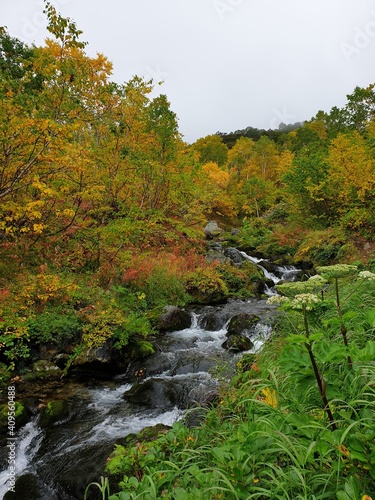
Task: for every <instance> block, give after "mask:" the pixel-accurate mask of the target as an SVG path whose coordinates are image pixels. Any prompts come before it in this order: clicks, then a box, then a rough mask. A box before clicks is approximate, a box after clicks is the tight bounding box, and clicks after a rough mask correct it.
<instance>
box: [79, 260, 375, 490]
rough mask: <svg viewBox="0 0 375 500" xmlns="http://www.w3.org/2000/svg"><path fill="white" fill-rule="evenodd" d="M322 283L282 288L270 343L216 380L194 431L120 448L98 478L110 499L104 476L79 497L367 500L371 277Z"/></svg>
mask: <svg viewBox="0 0 375 500" xmlns="http://www.w3.org/2000/svg"><path fill="white" fill-rule="evenodd" d="M320 272H321V273H322V276H323V278H322V279H317V278H314V279H312V280H311V279H310V280H309V281H308V282H303V283H302V282H301V283H297V284H292V286H288V285H285V286H281V287H280V293H281V294H282V295H278V296H277V298H276V299H275V298H273V299H272V301H273V302H275V301H278V302H279V303H280V314H279V315H278V320H277V324H276V325H275V329H274V333H273V336H272V339H271V340H270V341H268V342H267V344H266V345H265V346H264V348H263V350H262V352H261V353H260V354H258V355H256V356H255V355H249V354H246V355H244V356H243V358H242V359H241V361H240V362H239V363H238V365H237V375H236V376H235V377H234V379H233V380H231V381H226V380H223V381H222V385H221V390H220V400H219V401H218V403H217V404H216V405H215V406H214V407H212V408H210V409H208V410H205V418H204V421H203V423H202V424H201V425H200V426H199V427H192V428H189V427H188V426H187V425H184V423H183V422H177V423H176V424H174V425H173V427H172V429H171V430H169V431H168V432H166V433H164V434H160V435H159V437H158V438H157V439H156V440H151V441H147V440H143V441H142V439H140V440H139V442H138V443H137V444H136V445H135V446H133V447H127V448H126V447H123V446H120V445H117V446H116V449H115V451H114V453H113V454H112V456H111V457H110V458H109V462H108V465H107V472H106V473H107V475H108V474H115V477H117V478H120V479H121V481H120V483H119V487H118V492H117V493H114V492H112V495H110V492H109V489H110V488H109V481H108V479H107V478H104V477H103V478H102V479H101V483H97V485H96V486H95V485H91V486H89V487H88V490H87V491H89V489H90V488H97V487H99V488H100V489H101V491H102V494H103V498H107V497H109V498H110V499H111V500H130V499H143V500H151V499H158V498H166V499H168V498H169V499H172V498H173V499H178V500H195V499H197V498H201V499H203V500H204V499H207V500H209V499H229V500H230V499H236V500H237V499H238V500H239V499H252V498H254V499H283V500H286V499H290V500H292V499H293V500H296V499H306V500H311V499H316V500H318V499H319V500H321V499H329V500H333V499H337V500H358V499H363V500H365V499H368V500H369V499H370V498H371V495H372V496H373V495H374V494H375V398H374V396H375V365H374V358H375V340H374V333H375V299H374V297H375V275H374V274H373V273H371V272H370V271H360V272H359V271H358V269H357V268H356V266H345V265H344V266H333V267H332V266H328V267H323V268H321V269H320ZM336 285H337V286H336ZM281 297H282V298H281ZM343 333H345V338H346V341H344V337H343ZM310 351H311V354H312V357H311V356H310ZM312 359H313V360H314V361H315V366H314V365H313V364H312ZM349 360H350V361H349ZM316 370H318V375H317V373H316ZM322 391H323V394H324V395H325V397H326V400H325V401H326V402H324V400H322ZM327 409H329V411H330V412H331V415H330V414H329V412H327ZM112 489H113V488H112Z"/></svg>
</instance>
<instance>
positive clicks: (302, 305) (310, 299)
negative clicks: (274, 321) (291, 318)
mask: <svg viewBox="0 0 375 500" xmlns="http://www.w3.org/2000/svg"><path fill="white" fill-rule="evenodd" d="M319 302H320V299H319V298H318V297H317V296H316V295H314V294H313V293H301V294H300V295H296V296H295V297H294V299H293V302H292V308H293V309H305V310H306V311H311V309H313V307H314V306H315V305H316V304H318V303H319Z"/></svg>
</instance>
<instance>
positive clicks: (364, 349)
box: [0, 2, 375, 500]
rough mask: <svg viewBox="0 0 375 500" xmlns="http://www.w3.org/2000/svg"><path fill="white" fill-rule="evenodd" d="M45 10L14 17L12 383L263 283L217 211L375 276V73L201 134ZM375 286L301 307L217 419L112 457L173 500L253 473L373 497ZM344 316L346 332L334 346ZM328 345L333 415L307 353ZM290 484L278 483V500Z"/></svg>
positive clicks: (278, 251) (8, 289) (1, 124)
mask: <svg viewBox="0 0 375 500" xmlns="http://www.w3.org/2000/svg"><path fill="white" fill-rule="evenodd" d="M45 14H46V16H47V18H48V22H49V28H48V29H49V32H50V35H51V39H49V40H46V42H45V44H44V45H43V46H40V47H36V46H27V45H25V44H24V43H23V42H21V41H20V40H17V39H15V38H13V37H11V36H10V35H9V34H8V32H7V30H6V29H5V28H1V30H0V97H1V104H0V144H1V148H0V349H1V352H0V379H1V381H2V382H3V385H5V384H6V383H7V381H9V379H10V378H11V377H13V376H14V375H16V374H17V376H18V375H21V377H22V376H24V375H25V374H27V373H28V372H29V371H30V368H31V366H32V362H34V361H35V360H37V359H39V358H43V357H44V356H46V353H48V356H49V360H52V361H53V362H55V358H54V357H53V356H55V355H59V356H60V355H61V354H62V355H63V357H62V358H61V356H60V358H59V359H60V360H61V359H63V360H64V366H63V367H62V368H63V369H64V373H65V375H67V374H68V372H69V367H70V366H71V365H72V363H73V362H74V360H75V359H78V358H79V356H80V355H82V352H84V351H85V349H86V351H87V349H95V348H98V347H100V346H103V345H109V344H110V345H111V346H112V347H113V348H114V349H116V350H118V351H119V352H120V353H121V354H122V355H124V356H125V357H126V356H130V357H131V356H135V357H137V356H138V357H142V356H147V355H149V354H152V352H153V346H152V342H151V340H152V336H153V335H154V333H155V332H156V330H157V321H156V320H157V318H158V315H159V314H160V312H161V311H162V309H163V307H164V306H166V305H171V304H173V305H177V306H186V305H188V304H190V303H193V302H197V301H198V302H199V301H203V300H207V297H210V296H212V297H216V298H217V297H218V296H219V298H220V300H227V299H228V298H235V297H239V298H247V297H249V296H251V295H255V294H257V293H258V294H259V287H258V286H257V282H258V281H259V276H258V275H257V271H256V269H254V267H252V266H251V264H250V263H247V266H248V267H247V268H246V266H243V267H241V268H239V267H237V266H234V265H232V263H231V262H230V259H224V260H220V259H207V258H206V255H207V252H208V248H207V245H208V243H209V242H210V240H209V239H208V238H211V236H212V235H208V237H207V235H206V236H205V234H204V231H203V230H204V228H205V227H206V224H207V223H208V222H209V221H211V220H215V221H217V222H218V225H219V227H220V231H219V232H218V234H217V235H216V236H214V239H215V241H216V240H218V241H219V242H220V243H221V245H224V246H225V245H226V246H235V247H237V248H240V249H243V250H247V251H250V252H254V254H256V255H261V256H264V257H267V258H272V259H273V260H276V261H278V262H279V263H294V264H296V263H297V264H301V263H302V264H308V265H309V266H310V269H312V268H314V267H315V268H316V267H318V266H329V265H332V264H337V263H342V264H355V265H357V266H358V267H359V270H362V271H365V270H366V269H367V270H369V271H372V272H374V258H375V257H374V256H375V242H374V230H373V228H374V226H375V219H374V217H375V215H374V214H375V159H374V148H375V120H374V105H375V91H374V84H371V85H369V86H368V87H367V88H356V89H355V90H354V91H353V93H352V94H351V95H348V96H347V104H346V105H345V106H344V107H343V108H340V109H339V108H333V109H332V110H331V111H329V112H323V111H319V112H318V113H317V114H316V116H314V117H313V118H311V119H310V120H307V121H305V122H304V123H303V124H297V125H298V126H296V128H294V127H290V128H289V129H288V127H286V128H285V127H283V128H282V129H280V130H278V131H277V133H272V131H267V133H261V131H258V132H259V133H258V132H257V129H253V128H252V127H249V128H248V129H245V130H244V131H243V133H241V131H238V133H236V134H237V135H236V137H231V139H230V140H224V139H225V137H224V136H225V134H213V135H208V136H207V137H204V138H200V139H199V140H197V141H196V142H195V143H194V144H187V143H186V142H184V140H183V138H182V137H181V135H180V133H179V130H178V122H177V116H176V115H175V113H174V112H173V111H172V109H171V106H170V103H169V101H168V98H167V96H165V95H163V94H159V93H158V85H156V84H155V82H152V81H147V80H145V79H143V78H140V77H137V76H135V77H134V78H133V79H131V80H130V81H129V82H125V83H115V82H113V81H112V80H111V71H112V65H111V63H110V61H108V59H107V58H106V57H105V56H104V55H102V54H97V55H96V56H95V57H91V56H88V55H87V53H86V42H84V41H82V33H81V31H80V30H79V29H78V28H77V26H76V25H75V23H74V22H73V21H72V20H70V19H66V18H62V17H61V16H60V15H59V14H58V13H57V12H56V11H55V9H54V8H53V6H52V5H51V4H50V3H49V2H45ZM292 129H293V130H292ZM313 273H314V270H312V271H311V274H313ZM366 283H367V286H365V285H364V284H361V283H360V281H358V282H356V284H355V288H353V289H351V288H350V285H349V284H348V283H345V282H343V283H340V286H341V287H342V290H343V291H342V293H343V296H344V297H345V296H350V297H349V298H350V300H349V299H348V301H347V302H346V303H345V304H346V305H342V308H343V309H342V313H341V314H342V315H341V316H340V315H339V316H337V315H336V316H335V315H334V311H335V310H337V307H336V309H335V307H333V306H331V305H330V298H331V288H330V287H331V286H332V285H329V290H328V292H327V294H326V292H324V294H323V295H324V297H323V299H322V301H321V303H319V305H318V306H317V309H316V310H315V309H314V311H312V312H310V311H309V312H308V315H309V318H305V319H307V320H308V322H309V325H310V322H312V323H311V326H310V328H312V331H313V333H312V335H315V336H313V337H312V339H311V340H310V341H309V340H306V339H305V338H304V337H303V335H305V333H306V330H303V331H302V332H301V331H300V321H301V315H300V316H296V315H295V313H293V314H292V313H291V312H290V311H289V312H288V314H287V318H289V319H288V320H287V319H284V320H280V324H279V326H278V327H277V331H276V334H275V338H274V340H273V342H272V345H270V346H267V348H266V349H265V351H264V353H262V354H261V355H260V356H259V359H258V360H257V361H256V363H250V364H246V362H245V361H243V364H242V365H241V366H239V373H238V376H237V377H236V379H235V380H234V381H233V383H232V384H231V385H230V386H228V387H227V390H225V384H224V385H223V392H222V402H221V404H220V405H219V406H218V407H217V408H215V409H214V410H213V411H212V412H211V413H208V414H207V416H206V419H205V423H204V424H203V426H202V428H201V429H188V428H186V427H184V426H183V425H182V424H176V426H175V427H174V428H173V430H171V431H170V432H168V433H167V434H166V435H165V436H163V437H161V438H160V439H159V440H158V441H157V442H155V444H153V445H149V444H144V445H143V444H142V445H141V446H140V447H138V448H135V449H133V451H132V457H133V459H132V460H133V461H131V460H130V458H129V460H128V459H127V458H126V457H125V458H124V457H123V456H122V455H121V451H119V452H118V456H117V458H116V459H115V458H113V459H112V460H111V462H110V466H111V467H112V470H113V471H117V470H118V471H119V472H120V471H121V472H122V474H125V476H126V477H127V478H128V479H126V480H124V481H125V482H126V481H128V483H126V484H127V486H126V488H128V489H129V491H130V492H131V491H133V492H136V491H138V492H141V491H143V490H142V488H149V491H153V488H157V490H158V492H159V493H158V494H160V498H162V497H163V495H164V496H165V497H166V498H168V495H170V489H171V488H172V487H173V488H174V489H175V491H176V492H175V495H177V496H175V498H197V496H196V495H195V493H196V491H199V492H200V493H202V495H206V497H207V498H232V497H233V498H246V497H245V496H244V495H245V491H248V490H249V488H250V487H251V488H252V490H251V491H253V492H254V495H255V494H257V495H258V497H256V496H255V497H254V498H263V497H264V498H289V497H290V498H298V497H300V498H314V496H315V498H333V497H332V496H330V495H332V492H333V491H334V488H336V489H337V492H340V493H337V496H338V498H339V500H349V499H354V498H358V495H357V492H358V491H360V494H363V495H365V494H369V492H370V489H369V488H370V485H372V487H373V478H374V475H373V465H374V453H375V452H374V449H373V443H374V435H373V434H372V431H371V425H370V424H371V423H372V420H371V418H372V417H370V411H373V407H372V406H371V402H370V395H372V392H373V384H374V380H373V372H372V364H371V363H370V362H369V361H370V359H369V358H370V357H371V356H370V355H372V354H373V353H372V354H371V352H372V351H371V349H372V348H373V344H372V343H371V342H369V341H370V340H371V336H372V335H373V333H374V318H373V316H374V314H373V311H374V305H373V299H372V298H371V295H370V292H371V291H372V293H373V281H368V282H366ZM357 285H358V286H357ZM353 286H354V285H353ZM353 290H354V291H353ZM332 297H333V295H332ZM372 297H373V295H372ZM355 301H356V302H355ZM345 308H346V309H345ZM296 314H297V313H296ZM310 316H311V317H310ZM298 318H299V319H298ZM286 321H289V323H286ZM343 322H344V323H345V325H346V324H347V323H348V326H347V328H348V330H349V332H350V334H348V339H349V340H348V345H344V347H342V345H341V344H336V342H335V339H336V334H335V332H336V331H337V328H338V329H340V328H341V327H340V325H341V326H342V323H343ZM302 326H303V325H302ZM296 329H297V330H296ZM295 330H296V331H297V333H295ZM315 330H316V331H315ZM323 331H324V336H323V335H322V333H323ZM293 332H294V333H295V336H294V337H293V338H292V340H293V342H292V343H291V342H290V336H291V334H292V333H293ZM323 337H324V338H323ZM328 338H329V339H330V340H329V342H328V340H327V339H328ZM298 339H299V340H298ZM297 340H298V341H297ZM331 341H332V342H331ZM310 342H311V348H312V349H313V354H314V356H315V357H316V360H317V366H318V368H319V374H320V375H319V376H321V377H323V378H324V383H325V384H326V391H327V392H326V397H327V398H328V400H329V402H330V405H331V407H332V410H331V411H332V415H333V419H334V422H335V425H336V426H337V429H334V430H333V429H332V428H330V422H329V419H328V421H327V416H326V415H325V413H324V411H323V410H324V408H322V403H321V400H319V391H320V396H321V395H322V390H321V389H322V388H320V389H319V388H318V392H317V387H316V385H314V384H316V381H317V378H316V377H315V378H314V376H313V375H314V374H313V372H312V371H311V370H312V368H311V367H310V366H309V365H308V363H307V357H308V356H309V351H308V350H306V344H307V345H310ZM330 345H331V347H330ZM335 346H336V347H335ZM335 349H336V351H335ZM343 349H344V350H345V352H344V351H343ZM348 349H349V350H350V353H348V352H347V350H348ZM352 351H353V352H352ZM51 353H52V354H51ZM344 354H345V355H344ZM348 355H349V356H350V358H351V360H352V366H349V364H348V363H345V359H347V357H348ZM318 378H319V377H318ZM322 383H323V382H322ZM323 385H324V384H323ZM331 424H332V423H331ZM331 427H332V425H331ZM207 443H210V444H207ZM143 447H145V448H143ZM152 447H153V448H152ZM151 448H152V450H153V451H152V452H151V451H150V450H151ZM172 456H173V463H172V461H171V460H169V458H170V457H172ZM159 459H160V460H159ZM127 460H128V461H127ZM116 464H117V465H116ZM137 464H138V465H137ZM160 467H163V469H160ZM312 477H313V478H314V480H313V481H312V480H311V478H312ZM192 478H194V481H193V480H192ZM241 478H246V479H241ZM243 480H246V484H245V483H243ZM271 480H272V481H273V484H275V487H274V488H273V490H272V491H274V492H276V493H274V496H267V495H268V493H267V484H268V482H269V481H271ZM189 481H191V485H192V486H189ZM371 481H372V482H371ZM325 485H326V486H325ZM126 488H125V489H126ZM189 488H190V489H189ZM191 488H193V489H191ZM194 488H196V489H197V490H194ZM164 491H165V494H164V493H163V492H164ZM249 491H250V490H249ZM179 492H180V493H179ZM285 492H287V493H285ZM134 494H135V493H134ZM142 494H143V493H142ZM150 494H151V493H150ZM185 494H186V495H190V496H185V497H184V496H183V495H185ZM335 494H336V493H335ZM121 495H122V496H119V498H133V497H131V496H130V497H129V496H126V495H133V493H125V492H124V493H122V494H121ZM178 495H180V496H179V497H178ZM209 495H211V496H209ZM228 495H229V496H228ZM230 495H232V496H230ZM262 495H263V497H262ZM283 495H290V496H289V497H288V496H283ZM293 495H294V496H293ZM319 495H320V496H319ZM322 495H325V496H322ZM345 495H346V496H345ZM356 495H357V496H356ZM133 496H134V495H133ZM144 498H147V496H145V497H144ZM202 498H204V496H202Z"/></svg>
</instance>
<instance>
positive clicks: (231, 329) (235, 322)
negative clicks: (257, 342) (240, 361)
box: [227, 313, 260, 337]
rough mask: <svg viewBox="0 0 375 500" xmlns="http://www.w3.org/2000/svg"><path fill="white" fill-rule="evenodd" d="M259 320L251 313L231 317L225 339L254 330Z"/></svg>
mask: <svg viewBox="0 0 375 500" xmlns="http://www.w3.org/2000/svg"><path fill="white" fill-rule="evenodd" d="M259 321H260V318H259V316H256V315H255V314H251V313H240V314H236V316H233V317H232V318H231V320H230V321H229V324H228V331H227V337H229V336H231V335H241V334H242V333H244V332H249V331H250V330H253V329H254V326H255V325H256V324H257V323H259Z"/></svg>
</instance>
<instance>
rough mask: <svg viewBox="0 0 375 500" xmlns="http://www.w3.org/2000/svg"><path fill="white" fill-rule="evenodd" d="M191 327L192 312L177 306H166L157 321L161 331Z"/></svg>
mask: <svg viewBox="0 0 375 500" xmlns="http://www.w3.org/2000/svg"><path fill="white" fill-rule="evenodd" d="M190 327H191V316H190V313H189V312H188V311H185V309H181V308H179V307H176V306H165V307H164V309H163V313H162V314H161V316H160V317H159V320H158V322H157V328H158V330H159V331H161V332H175V331H179V330H185V328H190Z"/></svg>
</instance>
